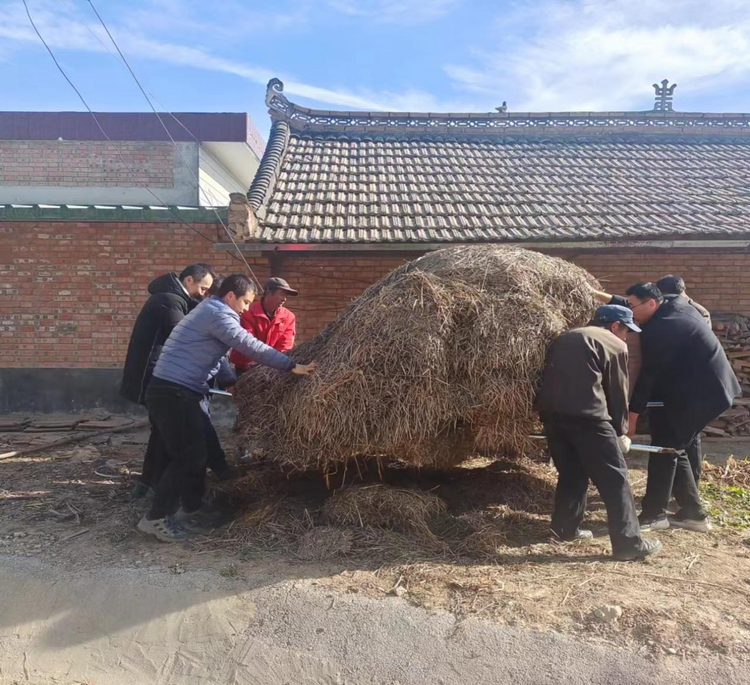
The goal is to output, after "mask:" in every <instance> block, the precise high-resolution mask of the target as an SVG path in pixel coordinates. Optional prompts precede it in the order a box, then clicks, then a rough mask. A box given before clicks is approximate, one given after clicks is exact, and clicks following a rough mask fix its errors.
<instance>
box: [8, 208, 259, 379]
mask: <svg viewBox="0 0 750 685" xmlns="http://www.w3.org/2000/svg"><path fill="white" fill-rule="evenodd" d="M198 228H199V230H201V232H203V233H205V234H207V235H209V236H211V237H213V238H218V237H219V236H218V234H217V231H216V226H213V225H210V224H209V225H206V224H203V225H200V226H199V227H198ZM246 258H247V259H248V261H249V262H250V264H251V265H252V267H253V269H254V270H255V271H256V273H257V275H258V277H259V278H261V279H264V278H267V277H268V275H269V267H268V260H267V259H265V258H263V257H261V256H260V255H253V254H248V255H246ZM197 261H207V262H209V263H210V264H211V265H212V266H214V267H215V268H216V269H217V271H219V272H220V273H224V274H227V273H231V272H237V271H242V270H243V269H244V267H242V266H241V265H240V263H239V262H237V261H236V260H234V259H232V258H231V257H229V255H227V254H226V253H225V252H220V251H218V250H216V249H215V248H214V247H213V245H211V244H210V243H208V242H207V241H206V240H204V239H203V238H201V237H200V236H198V235H196V234H195V233H194V232H192V231H191V230H190V229H188V228H187V227H185V226H183V225H181V224H178V223H174V224H173V223H167V222H153V223H145V222H142V223H116V224H107V223H103V222H97V223H76V222H60V223H49V222H45V223H28V222H23V223H13V222H0V368H3V367H63V368H71V367H84V368H97V367H98V368H117V367H120V366H121V365H122V363H123V360H124V358H125V352H126V350H127V345H128V340H129V337H130V332H131V329H132V326H133V321H134V320H135V317H136V315H137V314H138V312H139V310H140V308H141V306H142V305H143V303H144V301H145V300H146V298H147V296H148V294H147V292H146V287H147V285H148V283H149V282H150V281H151V280H152V279H153V278H154V277H155V276H157V275H160V274H163V273H165V272H167V271H181V270H182V269H183V268H184V267H185V266H186V265H187V264H191V263H193V262H197Z"/></svg>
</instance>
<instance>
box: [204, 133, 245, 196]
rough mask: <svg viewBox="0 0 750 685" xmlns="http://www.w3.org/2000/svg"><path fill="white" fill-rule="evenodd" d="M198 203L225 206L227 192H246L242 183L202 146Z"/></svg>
mask: <svg viewBox="0 0 750 685" xmlns="http://www.w3.org/2000/svg"><path fill="white" fill-rule="evenodd" d="M199 165H200V176H199V178H200V189H201V191H200V205H201V206H202V207H205V206H214V207H218V206H222V207H223V206H225V205H228V204H229V193H246V192H247V190H248V186H246V185H244V184H243V183H242V181H240V180H239V179H238V178H237V177H236V176H234V175H233V174H232V172H231V171H229V169H227V168H226V167H225V166H224V165H223V164H222V163H221V162H220V161H219V160H218V159H217V158H216V157H215V156H214V155H212V154H211V153H210V152H209V151H208V150H207V149H206V148H205V147H204V146H201V147H200V148H199Z"/></svg>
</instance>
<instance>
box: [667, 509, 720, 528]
mask: <svg viewBox="0 0 750 685" xmlns="http://www.w3.org/2000/svg"><path fill="white" fill-rule="evenodd" d="M669 524H670V525H671V526H672V527H673V528H683V529H685V530H692V531H694V532H696V533H708V532H709V531H711V530H713V526H712V525H711V521H709V520H708V516H706V517H704V518H702V519H689V518H682V517H681V516H680V515H679V513H678V514H676V515H675V516H670V517H669Z"/></svg>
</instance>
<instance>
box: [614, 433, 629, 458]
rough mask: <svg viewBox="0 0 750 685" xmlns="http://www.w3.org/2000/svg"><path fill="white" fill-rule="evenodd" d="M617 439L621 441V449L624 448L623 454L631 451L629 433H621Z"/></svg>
mask: <svg viewBox="0 0 750 685" xmlns="http://www.w3.org/2000/svg"><path fill="white" fill-rule="evenodd" d="M617 440H618V442H619V443H620V449H621V450H622V453H623V454H627V453H628V452H630V444H631V440H630V438H629V437H628V436H627V435H621V436H620V437H619V438H617Z"/></svg>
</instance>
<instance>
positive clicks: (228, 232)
mask: <svg viewBox="0 0 750 685" xmlns="http://www.w3.org/2000/svg"><path fill="white" fill-rule="evenodd" d="M24 2H25V0H24ZM88 3H89V5H91V9H92V10H93V11H94V14H96V18H97V19H98V20H99V23H100V24H101V25H102V28H103V29H104V30H105V31H106V32H107V35H108V36H109V39H110V40H111V41H112V45H114V47H115V50H117V54H119V55H120V57H121V58H122V61H123V63H124V64H125V66H126V67H127V69H128V71H129V72H130V75H131V76H132V77H133V80H134V81H135V82H136V84H137V85H138V88H139V90H140V91H141V93H143V97H144V98H146V102H148V104H149V107H151V109H152V110H153V112H154V114H155V115H156V118H157V119H158V120H159V123H160V124H161V126H162V128H163V129H164V131H165V132H166V134H167V136H168V137H169V140H170V141H171V142H172V145H173V146H174V149H175V150H177V153H178V154H179V155H180V158H181V159H182V161H183V163H184V164H185V166H186V167H187V169H188V171H189V172H190V175H191V176H192V177H193V181H195V184H196V186H197V187H198V192H199V193H200V192H201V190H202V188H201V184H200V180H199V179H198V178H197V177H196V175H195V174H194V173H193V169H192V168H191V166H190V164H188V162H187V160H186V159H185V156H184V155H183V154H182V150H180V148H179V146H178V145H177V143H176V142H175V139H174V138H173V137H172V134H171V133H170V131H169V129H168V128H167V126H166V125H165V123H164V121H163V120H162V118H161V116H160V115H159V112H158V111H157V110H156V107H154V104H153V102H151V98H149V96H148V94H147V93H146V91H145V89H144V88H143V86H142V85H141V82H140V81H139V80H138V77H137V76H136V75H135V72H134V71H133V68H132V67H131V66H130V63H129V62H128V60H127V58H126V57H125V55H123V53H122V50H120V46H119V45H118V44H117V41H116V40H115V39H114V36H113V35H112V33H111V32H110V30H109V28H108V27H107V25H106V24H105V23H104V19H102V17H101V15H100V14H99V12H98V11H97V9H96V6H95V5H94V3H93V1H92V0H88ZM204 197H205V199H206V200H207V201H209V202H210V198H209V197H208V194H207V193H206V192H205V191H204ZM211 208H212V209H213V211H214V214H216V218H217V219H218V220H219V223H221V225H222V227H223V228H224V231H225V232H226V234H227V235H228V236H229V239H230V240H231V241H232V244H233V245H234V247H235V249H236V250H237V253H238V254H239V256H240V257H241V258H242V261H243V262H244V263H245V266H246V267H247V270H248V272H249V273H250V275H251V276H252V277H253V279H254V280H255V282H256V283H257V284H258V286H259V287H260V285H261V283H260V281H259V280H258V278H257V276H256V275H255V273H254V272H253V270H252V268H251V267H250V264H249V263H248V261H247V260H246V259H245V255H243V254H242V250H240V248H239V245H237V242H236V241H235V239H234V236H233V235H232V232H231V231H230V230H229V227H228V226H227V225H226V224H225V223H224V221H223V220H222V218H221V216H220V215H219V212H218V211H216V208H215V207H211Z"/></svg>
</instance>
